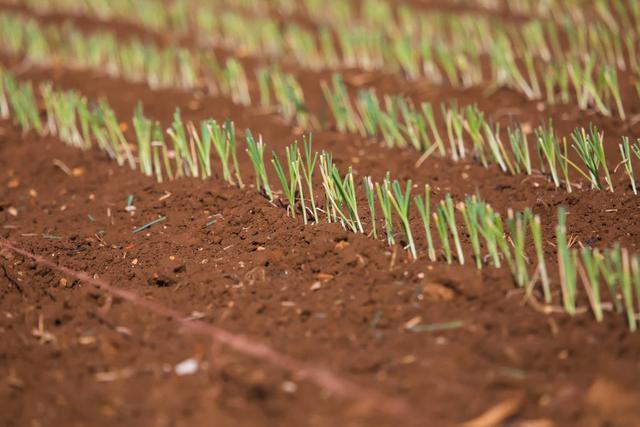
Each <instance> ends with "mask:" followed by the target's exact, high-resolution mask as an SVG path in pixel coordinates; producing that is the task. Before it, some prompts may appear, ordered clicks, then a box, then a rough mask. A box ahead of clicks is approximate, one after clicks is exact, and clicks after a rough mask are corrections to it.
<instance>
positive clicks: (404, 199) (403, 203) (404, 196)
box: [389, 180, 418, 260]
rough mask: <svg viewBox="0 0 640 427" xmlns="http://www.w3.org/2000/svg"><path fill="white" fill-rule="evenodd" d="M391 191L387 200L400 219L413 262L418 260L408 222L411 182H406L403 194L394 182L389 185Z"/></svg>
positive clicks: (398, 184) (396, 182)
mask: <svg viewBox="0 0 640 427" xmlns="http://www.w3.org/2000/svg"><path fill="white" fill-rule="evenodd" d="M391 189H392V190H393V192H391V191H389V200H391V203H392V204H393V207H394V208H395V209H396V212H397V213H398V216H399V217H400V222H401V223H402V228H404V235H405V237H406V238H407V247H408V248H409V251H410V252H411V256H412V257H413V259H414V260H416V259H417V258H418V254H417V252H416V245H415V244H414V242H413V233H412V232H411V223H410V222H409V207H410V205H411V180H409V181H407V184H406V189H405V190H404V192H403V191H402V188H401V187H400V183H399V182H398V181H394V182H393V184H391Z"/></svg>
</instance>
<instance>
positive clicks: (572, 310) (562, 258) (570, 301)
mask: <svg viewBox="0 0 640 427" xmlns="http://www.w3.org/2000/svg"><path fill="white" fill-rule="evenodd" d="M566 215H567V214H566V211H565V210H564V208H562V207H561V208H559V209H558V224H557V225H556V245H557V252H558V268H559V273H560V285H561V288H562V302H563V305H564V309H565V311H566V312H567V313H569V314H571V315H574V314H576V290H577V287H576V283H577V266H576V264H577V254H576V252H575V251H574V250H572V249H571V248H570V247H569V244H568V240H567V227H566Z"/></svg>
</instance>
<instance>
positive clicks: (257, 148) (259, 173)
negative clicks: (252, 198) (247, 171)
mask: <svg viewBox="0 0 640 427" xmlns="http://www.w3.org/2000/svg"><path fill="white" fill-rule="evenodd" d="M245 134H246V139H247V154H249V159H251V164H252V165H253V170H254V172H255V174H256V190H257V191H258V192H263V193H264V195H265V196H267V198H268V199H269V201H273V193H272V192H271V186H270V185H269V178H268V176H267V169H266V168H265V165H264V142H262V136H259V137H258V142H256V140H255V139H254V138H253V135H252V134H251V131H250V130H249V129H247V130H246V132H245Z"/></svg>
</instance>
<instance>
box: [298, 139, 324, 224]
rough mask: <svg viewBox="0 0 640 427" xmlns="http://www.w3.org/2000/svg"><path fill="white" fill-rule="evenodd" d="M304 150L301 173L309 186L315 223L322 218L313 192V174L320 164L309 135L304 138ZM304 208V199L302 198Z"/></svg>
mask: <svg viewBox="0 0 640 427" xmlns="http://www.w3.org/2000/svg"><path fill="white" fill-rule="evenodd" d="M302 149H303V151H304V160H301V162H300V163H301V165H300V166H301V167H300V170H301V173H302V176H303V177H304V181H305V183H306V184H307V191H308V192H309V200H310V203H311V215H312V216H313V221H314V222H316V223H317V222H318V221H319V220H320V217H319V216H318V208H317V207H316V200H315V194H314V192H313V174H314V171H315V168H316V165H317V163H318V152H317V151H313V136H312V135H311V134H309V138H308V139H307V138H306V136H303V139H302ZM300 191H301V192H302V190H300ZM302 203H303V206H304V198H302Z"/></svg>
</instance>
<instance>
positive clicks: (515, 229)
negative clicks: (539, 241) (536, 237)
mask: <svg viewBox="0 0 640 427" xmlns="http://www.w3.org/2000/svg"><path fill="white" fill-rule="evenodd" d="M507 226H508V227H509V231H510V234H511V242H512V244H513V248H514V259H515V262H514V265H515V276H516V282H517V283H518V286H520V287H524V286H526V285H527V283H528V282H529V274H528V272H527V256H526V254H525V248H526V246H525V245H526V241H525V240H526V235H527V216H526V215H523V214H522V213H521V212H516V213H514V212H513V210H512V209H509V210H508V211H507Z"/></svg>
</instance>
